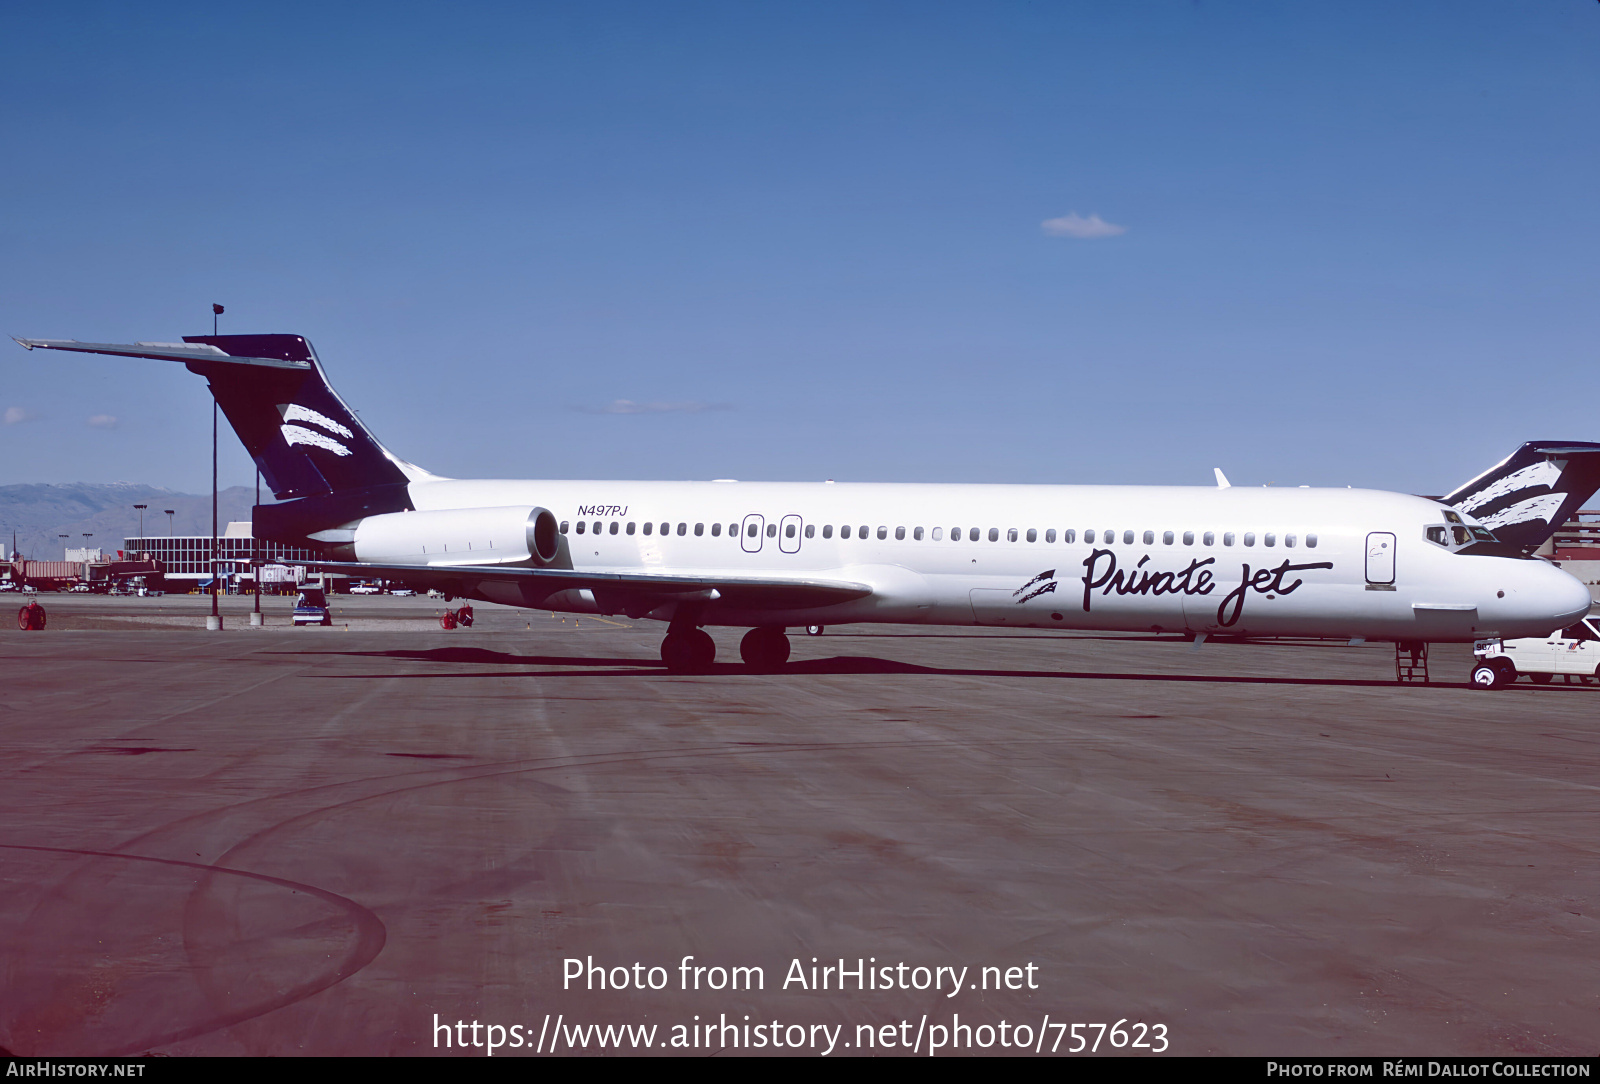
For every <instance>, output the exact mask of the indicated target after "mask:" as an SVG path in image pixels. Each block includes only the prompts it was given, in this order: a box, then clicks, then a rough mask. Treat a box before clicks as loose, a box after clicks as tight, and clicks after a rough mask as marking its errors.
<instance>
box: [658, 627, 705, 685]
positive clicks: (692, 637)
mask: <svg viewBox="0 0 1600 1084" xmlns="http://www.w3.org/2000/svg"><path fill="white" fill-rule="evenodd" d="M716 657H717V645H716V641H714V640H712V639H711V634H710V633H708V632H706V631H705V630H704V629H692V630H690V631H689V632H669V633H667V635H666V638H665V639H663V640H662V641H661V661H662V662H664V663H666V664H667V669H668V670H670V671H672V672H673V673H674V674H695V673H701V672H703V671H706V670H709V669H710V668H711V663H712V662H713V661H714V660H715V659H716Z"/></svg>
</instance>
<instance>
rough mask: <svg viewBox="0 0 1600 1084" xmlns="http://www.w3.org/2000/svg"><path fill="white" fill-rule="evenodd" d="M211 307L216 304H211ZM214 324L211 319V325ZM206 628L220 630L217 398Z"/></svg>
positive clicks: (213, 424) (213, 415) (213, 403)
mask: <svg viewBox="0 0 1600 1084" xmlns="http://www.w3.org/2000/svg"><path fill="white" fill-rule="evenodd" d="M211 307H212V308H213V309H215V308H217V306H216V305H213V306H211ZM215 324H216V320H215V318H213V319H212V325H213V327H214V326H215ZM206 628H207V629H208V630H209V631H212V632H220V631H221V630H222V611H221V610H220V609H219V608H218V600H217V400H216V396H215V395H213V396H212V398H211V616H210V617H208V618H206Z"/></svg>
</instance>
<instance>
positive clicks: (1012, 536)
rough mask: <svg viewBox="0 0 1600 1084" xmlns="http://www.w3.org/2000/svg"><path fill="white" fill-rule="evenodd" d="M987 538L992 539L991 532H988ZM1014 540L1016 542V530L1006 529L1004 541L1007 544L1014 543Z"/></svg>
mask: <svg viewBox="0 0 1600 1084" xmlns="http://www.w3.org/2000/svg"><path fill="white" fill-rule="evenodd" d="M989 537H990V538H993V537H994V532H993V531H991V532H989ZM1016 540H1017V529H1016V528H1015V527H1011V528H1008V529H1007V530H1006V541H1007V542H1015V541H1016Z"/></svg>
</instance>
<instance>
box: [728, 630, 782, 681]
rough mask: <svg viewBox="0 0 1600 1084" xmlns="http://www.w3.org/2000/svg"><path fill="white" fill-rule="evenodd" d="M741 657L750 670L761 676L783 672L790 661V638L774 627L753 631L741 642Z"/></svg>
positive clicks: (745, 635) (746, 634)
mask: <svg viewBox="0 0 1600 1084" xmlns="http://www.w3.org/2000/svg"><path fill="white" fill-rule="evenodd" d="M739 657H740V658H741V659H743V660H744V664H745V665H746V666H748V667H749V668H750V669H752V670H754V671H756V672H757V673H761V674H770V673H772V672H774V671H776V670H782V669H783V667H784V664H785V663H787V662H788V661H789V637H788V635H787V634H786V633H785V632H784V631H783V629H781V628H778V627H776V626H774V625H765V626H762V627H761V628H759V629H751V630H750V631H749V632H747V633H745V634H744V639H743V640H740V641H739Z"/></svg>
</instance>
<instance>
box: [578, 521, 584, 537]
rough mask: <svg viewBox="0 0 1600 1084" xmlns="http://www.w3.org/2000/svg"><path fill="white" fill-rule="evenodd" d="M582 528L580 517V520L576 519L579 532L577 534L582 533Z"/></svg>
mask: <svg viewBox="0 0 1600 1084" xmlns="http://www.w3.org/2000/svg"><path fill="white" fill-rule="evenodd" d="M583 528H584V523H583V520H581V519H580V520H579V521H578V533H579V534H582V533H583Z"/></svg>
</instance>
